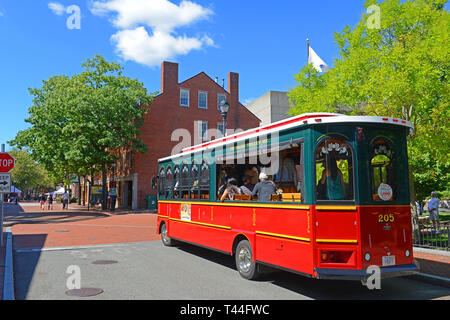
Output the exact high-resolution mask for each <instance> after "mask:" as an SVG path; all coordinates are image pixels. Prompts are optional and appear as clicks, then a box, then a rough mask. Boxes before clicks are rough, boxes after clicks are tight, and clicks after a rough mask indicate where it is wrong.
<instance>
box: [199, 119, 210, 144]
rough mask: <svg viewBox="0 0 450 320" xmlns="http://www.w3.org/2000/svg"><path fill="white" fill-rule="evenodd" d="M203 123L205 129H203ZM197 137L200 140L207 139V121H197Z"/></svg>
mask: <svg viewBox="0 0 450 320" xmlns="http://www.w3.org/2000/svg"><path fill="white" fill-rule="evenodd" d="M203 125H205V130H203ZM198 138H199V139H200V141H203V140H208V121H198Z"/></svg>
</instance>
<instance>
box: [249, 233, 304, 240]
mask: <svg viewBox="0 0 450 320" xmlns="http://www.w3.org/2000/svg"><path fill="white" fill-rule="evenodd" d="M256 234H259V235H263V236H270V237H276V238H285V239H291V240H297V241H305V242H310V241H311V239H309V238H301V237H294V236H288V235H285V234H278V233H270V232H263V231H256Z"/></svg>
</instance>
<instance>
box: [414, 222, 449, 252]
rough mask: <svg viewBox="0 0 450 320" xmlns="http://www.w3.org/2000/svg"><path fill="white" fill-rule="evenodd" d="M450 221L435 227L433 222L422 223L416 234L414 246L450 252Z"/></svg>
mask: <svg viewBox="0 0 450 320" xmlns="http://www.w3.org/2000/svg"><path fill="white" fill-rule="evenodd" d="M449 237H450V221H446V222H440V223H439V225H437V226H436V225H433V224H432V222H431V221H427V220H425V221H420V222H419V228H418V230H417V232H415V236H414V246H416V247H423V248H430V249H441V250H446V251H449V246H448V239H449Z"/></svg>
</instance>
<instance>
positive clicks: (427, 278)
mask: <svg viewBox="0 0 450 320" xmlns="http://www.w3.org/2000/svg"><path fill="white" fill-rule="evenodd" d="M407 278H409V279H411V280H416V281H421V282H427V283H430V284H434V285H438V286H441V287H446V288H450V279H448V278H442V277H438V276H434V275H431V274H425V273H418V274H415V275H412V276H408V277H407Z"/></svg>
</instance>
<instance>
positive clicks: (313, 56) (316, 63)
mask: <svg viewBox="0 0 450 320" xmlns="http://www.w3.org/2000/svg"><path fill="white" fill-rule="evenodd" d="M308 64H312V65H313V67H314V69H316V70H317V71H319V72H328V71H330V68H329V67H328V66H327V64H326V63H325V62H323V60H322V59H320V57H319V56H318V55H317V53H316V52H315V51H314V50H313V49H312V48H311V46H310V47H309V55H308Z"/></svg>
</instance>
